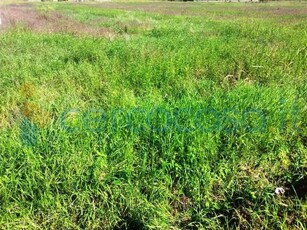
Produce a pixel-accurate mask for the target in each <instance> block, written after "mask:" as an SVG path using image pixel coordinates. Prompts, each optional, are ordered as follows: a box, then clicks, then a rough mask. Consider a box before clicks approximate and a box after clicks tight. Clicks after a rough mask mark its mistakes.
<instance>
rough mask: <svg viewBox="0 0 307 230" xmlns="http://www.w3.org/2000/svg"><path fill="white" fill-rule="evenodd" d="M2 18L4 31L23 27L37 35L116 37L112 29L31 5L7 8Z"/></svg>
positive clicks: (3, 11)
mask: <svg viewBox="0 0 307 230" xmlns="http://www.w3.org/2000/svg"><path fill="white" fill-rule="evenodd" d="M1 18H2V29H8V28H11V27H16V26H22V27H25V28H26V29H29V30H31V31H33V32H37V33H67V34H73V35H91V36H104V37H108V38H112V37H113V36H115V33H114V32H113V31H112V30H111V29H108V28H99V27H93V26H91V25H87V24H83V23H80V22H77V21H75V20H73V19H71V18H69V17H67V16H64V15H62V14H61V13H59V12H56V11H51V12H48V13H46V12H39V11H38V10H36V9H34V8H33V7H32V6H31V5H11V6H7V7H6V8H4V9H2V15H1Z"/></svg>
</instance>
